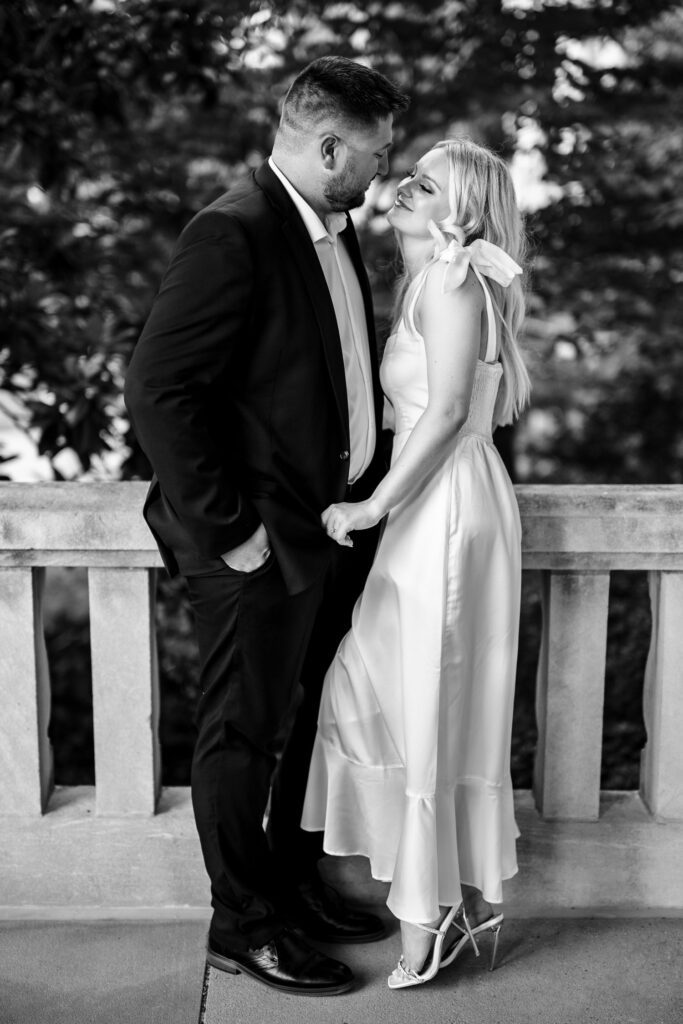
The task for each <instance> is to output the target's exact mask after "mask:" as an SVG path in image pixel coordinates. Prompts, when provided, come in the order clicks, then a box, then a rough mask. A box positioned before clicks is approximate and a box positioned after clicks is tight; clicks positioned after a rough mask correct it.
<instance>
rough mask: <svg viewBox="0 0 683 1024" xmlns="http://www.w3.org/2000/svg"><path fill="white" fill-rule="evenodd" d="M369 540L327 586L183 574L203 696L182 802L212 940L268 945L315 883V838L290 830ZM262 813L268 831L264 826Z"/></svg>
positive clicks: (270, 568) (223, 568) (213, 566)
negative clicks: (206, 888)
mask: <svg viewBox="0 0 683 1024" xmlns="http://www.w3.org/2000/svg"><path fill="white" fill-rule="evenodd" d="M375 543H376V534H375V531H367V532H364V533H362V534H357V535H356V540H355V543H354V548H352V549H351V548H344V547H337V548H335V550H334V552H333V558H332V561H331V564H330V567H329V569H328V570H327V572H326V573H325V575H324V576H323V577H322V578H321V579H320V580H318V581H317V582H316V583H315V584H314V585H313V586H311V587H309V588H308V589H307V590H305V591H303V592H302V593H299V594H295V595H291V594H288V593H287V590H286V587H285V584H284V581H283V579H282V576H281V574H280V571H279V569H278V565H277V562H276V561H275V560H274V558H273V556H272V555H271V556H270V558H269V559H268V560H267V561H266V563H265V564H264V565H263V566H261V567H259V568H258V569H256V570H255V571H254V572H250V573H243V572H239V571H237V570H234V569H231V568H230V567H229V566H227V565H226V564H225V563H224V562H223V561H222V559H211V560H207V563H206V566H205V567H204V568H203V569H202V571H201V572H199V573H198V572H197V567H193V573H192V575H189V574H188V575H186V577H185V578H186V583H187V588H188V593H189V598H190V604H191V608H192V611H193V614H194V619H195V627H196V635H197V642H198V648H199V662H200V685H201V697H200V699H199V703H198V707H197V713H196V724H197V730H198V735H197V741H196V745H195V751H194V757H193V763H192V802H193V807H194V814H195V820H196V823H197V830H198V832H199V838H200V842H201V847H202V853H203V856H204V862H205V864H206V869H207V872H208V875H209V878H210V880H211V901H212V906H213V909H214V913H213V918H212V922H211V927H210V936H211V937H212V938H213V939H215V940H216V941H218V942H220V943H222V944H224V945H226V946H228V947H231V948H233V949H236V950H237V949H240V950H244V949H247V948H258V947H259V946H262V945H264V944H265V943H266V942H268V941H269V940H270V939H271V938H272V937H273V936H274V935H275V934H276V933H277V932H278V931H279V930H280V928H281V927H282V925H283V924H284V923H285V922H286V920H287V918H288V915H289V913H290V911H291V910H292V908H294V907H295V906H296V885H297V882H299V881H302V880H304V879H305V878H307V877H310V876H311V875H313V874H314V873H315V871H316V864H317V861H318V859H319V858H320V856H321V855H322V837H321V835H320V834H318V833H308V832H304V831H303V830H302V829H301V828H300V827H299V822H300V820H301V812H302V808H303V800H304V795H305V789H306V782H307V778H308V768H309V764H310V757H311V752H312V748H313V742H314V739H315V732H316V727H317V716H318V707H319V703H320V693H321V689H322V682H323V679H324V675H325V672H326V670H327V667H328V665H329V664H330V662H331V660H332V658H333V656H334V654H335V652H336V649H337V646H338V644H339V642H340V640H341V638H342V636H343V635H344V633H345V632H346V631H347V630H348V628H349V626H350V622H351V612H352V610H353V606H354V604H355V601H356V598H357V597H358V595H359V593H360V591H361V589H362V587H363V583H364V581H365V578H366V576H367V573H368V570H369V567H370V563H371V561H372V556H373V553H374V548H375ZM269 804H270V806H269V815H268V830H267V835H266V833H265V832H264V828H263V821H264V815H265V812H266V809H267V808H268V805H269Z"/></svg>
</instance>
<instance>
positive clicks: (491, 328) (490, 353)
mask: <svg viewBox="0 0 683 1024" xmlns="http://www.w3.org/2000/svg"><path fill="white" fill-rule="evenodd" d="M470 266H471V267H472V270H473V271H474V273H475V274H476V275H477V278H478V280H479V284H480V285H481V286H482V288H483V289H484V298H485V299H486V323H487V325H488V337H487V340H486V352H485V354H484V362H485V363H494V362H495V360H496V342H497V340H498V332H497V330H496V318H495V314H494V311H493V299H492V298H491V293H490V291H489V290H488V286H487V284H486V282H485V281H484V276H483V274H481V273H480V271H479V269H478V267H476V266H475V265H474V263H471V264H470Z"/></svg>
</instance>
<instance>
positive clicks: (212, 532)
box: [125, 163, 382, 593]
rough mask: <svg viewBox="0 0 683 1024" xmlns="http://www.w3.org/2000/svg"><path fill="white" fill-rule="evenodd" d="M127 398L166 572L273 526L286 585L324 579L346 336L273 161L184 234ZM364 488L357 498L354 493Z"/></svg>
mask: <svg viewBox="0 0 683 1024" xmlns="http://www.w3.org/2000/svg"><path fill="white" fill-rule="evenodd" d="M340 237H342V238H343V239H344V242H345V243H346V246H347V248H348V251H349V253H350V256H351V259H352V261H353V264H354V267H355V269H356V273H357V274H358V279H359V282H360V286H361V290H362V293H363V299H364V303H365V313H366V318H367V323H368V336H369V340H370V356H371V363H372V373H373V380H374V393H375V415H376V418H377V438H378V443H377V449H376V452H375V457H374V459H373V463H372V465H371V467H370V468H369V470H368V471H367V472H366V473H365V474H364V477H363V487H362V491H361V492H360V493H359V494H358V497H365V496H367V495H368V494H369V493H370V492H371V491H372V489H373V487H374V485H375V483H376V482H377V480H378V479H379V477H380V475H381V471H382V470H381V464H382V457H381V453H380V450H379V449H380V443H379V439H380V426H381V391H380V387H379V375H378V368H377V352H376V344H375V334H374V327H373V320H372V301H371V296H370V286H369V283H368V279H367V276H366V273H365V270H364V268H363V264H362V261H361V256H360V250H359V247H358V241H357V238H356V234H355V232H354V229H353V226H352V224H351V221H350V220H349V221H348V223H347V227H346V229H345V230H344V231H343V232H342V234H341V236H340ZM125 399H126V404H127V406H128V410H129V412H130V415H131V419H132V423H133V427H134V430H135V432H136V434H137V437H138V440H139V441H140V444H141V446H142V448H143V450H144V452H145V453H146V455H147V457H148V458H149V461H150V462H151V464H152V468H153V470H154V474H155V475H154V478H153V480H152V483H151V486H150V490H149V493H148V495H147V500H146V502H145V508H144V514H145V518H146V520H147V522H148V524H149V526H150V528H151V530H152V532H153V533H154V535H155V537H156V540H157V543H158V545H159V549H160V551H161V554H162V557H163V559H164V562H165V564H166V567H167V568H168V570H169V572H170V573H171V574H172V575H173V574H175V573H176V572H177V571H178V559H180V558H181V555H182V556H189V557H190V558H193V557H198V556H199V557H202V558H218V557H220V555H221V554H223V553H225V552H226V551H229V550H231V549H232V548H234V547H236V546H237V545H238V544H241V543H242V542H243V541H245V540H246V539H247V538H248V537H250V536H251V534H252V533H253V532H254V530H255V529H256V528H257V526H258V525H259V523H260V522H263V523H264V524H265V527H266V530H267V532H268V536H269V538H270V542H271V546H272V548H273V551H274V554H275V557H276V558H277V561H278V563H279V566H280V569H281V571H282V574H283V576H284V579H285V582H286V585H287V588H288V590H289V591H290V592H291V593H297V592H299V591H301V590H303V589H305V588H306V587H308V586H310V585H311V583H312V582H313V581H314V580H315V579H316V578H318V577H319V576H320V575H321V573H323V572H324V571H325V569H326V567H327V565H328V564H329V560H330V558H331V555H332V551H333V549H334V542H333V541H330V539H329V538H328V537H327V535H326V534H325V532H324V530H323V528H322V526H321V523H320V514H321V512H322V511H323V509H325V508H326V507H327V505H329V504H330V503H331V502H333V501H340V500H343V499H344V495H345V491H346V486H347V479H348V466H349V425H348V408H347V398H346V385H345V378H344V365H343V361H342V352H341V344H340V339H339V331H338V328H337V322H336V318H335V313H334V308H333V306H332V301H331V299H330V295H329V291H328V288H327V285H326V282H325V278H324V276H323V272H322V269H321V267H320V263H319V260H318V256H317V254H316V251H315V247H314V245H313V243H312V242H311V239H310V236H309V234H308V232H307V230H306V228H305V226H304V224H303V222H302V220H301V218H300V216H299V214H298V212H297V210H296V207H295V205H294V204H293V203H292V201H291V199H290V197H289V195H288V194H287V192H286V190H285V189H284V188H283V186H282V184H281V182H280V181H279V180H278V179H277V177H276V175H275V174H274V173H273V171H272V170H271V168H270V167H269V166H268V164H267V163H265V164H263V165H262V166H261V167H260V168H259V169H258V170H257V171H256V172H255V173H254V174H252V175H250V176H249V177H248V178H247V179H246V180H245V181H244V182H243V183H241V184H239V185H237V186H236V187H234V188H233V189H231V190H230V191H229V192H227V193H226V194H225V195H223V196H221V197H220V198H219V199H217V200H216V201H215V202H214V203H212V204H211V205H210V206H208V207H207V208H206V209H204V210H202V211H201V212H200V213H198V214H197V216H196V217H195V218H194V219H193V220H192V221H191V222H190V223H189V224H188V226H187V227H186V228H185V230H184V231H183V232H182V234H181V236H180V238H179V240H178V244H177V246H176V250H175V253H174V255H173V258H172V260H171V263H170V265H169V268H168V270H167V272H166V274H165V276H164V279H163V281H162V284H161V288H160V290H159V294H158V296H157V298H156V301H155V303H154V306H153V308H152V311H151V313H150V316H149V319H148V321H147V323H146V325H145V328H144V330H143V332H142V335H141V337H140V340H139V342H138V344H137V347H136V349H135V351H134V353H133V358H132V360H131V363H130V367H129V370H128V375H127V380H126V388H125ZM354 497H355V495H354Z"/></svg>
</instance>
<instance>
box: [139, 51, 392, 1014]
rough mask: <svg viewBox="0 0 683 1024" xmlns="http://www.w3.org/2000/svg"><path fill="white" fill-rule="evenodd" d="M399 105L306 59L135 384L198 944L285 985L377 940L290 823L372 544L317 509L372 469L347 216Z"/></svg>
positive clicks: (145, 351)
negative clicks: (325, 878) (334, 534)
mask: <svg viewBox="0 0 683 1024" xmlns="http://www.w3.org/2000/svg"><path fill="white" fill-rule="evenodd" d="M406 106H407V100H406V98H405V97H404V96H403V95H402V94H401V93H400V92H399V91H398V90H397V89H396V88H395V87H394V86H393V85H392V84H391V83H390V82H389V81H388V80H387V79H386V78H384V77H383V76H382V75H380V74H378V73H377V72H375V71H371V70H369V69H367V68H365V67H363V66H361V65H359V64H356V63H354V62H353V61H349V60H346V59H344V58H341V57H325V58H321V59H320V60H317V61H314V62H313V63H312V64H310V65H309V66H308V67H307V68H305V69H304V70H303V71H302V72H301V73H300V74H299V75H298V77H297V78H296V79H295V81H294V83H293V84H292V86H291V89H290V90H289V92H288V94H287V96H286V98H285V101H284V106H283V111H282V118H281V123H280V126H279V129H278V132H277V136H276V139H275V144H274V148H273V152H272V156H271V158H270V159H269V160H268V161H267V162H266V163H265V164H263V166H261V167H260V168H259V169H258V170H257V171H256V172H255V174H253V175H251V176H250V177H249V178H248V180H246V181H245V182H243V183H240V184H238V185H236V186H235V187H234V188H232V189H231V190H230V191H229V192H228V193H226V194H225V195H223V196H221V197H220V198H219V199H217V200H216V202H214V203H212V204H211V206H209V207H207V208H206V209H205V210H202V211H201V212H200V213H199V214H198V215H197V216H196V217H195V218H194V220H193V221H192V222H191V223H190V224H189V225H188V227H187V228H186V229H185V230H184V231H183V233H182V235H181V237H180V239H179V242H178V245H177V248H176V251H175V254H174V256H173V259H172V261H171V264H170V266H169V268H168V271H167V273H166V275H165V277H164V280H163V282H162V285H161V288H160V291H159V295H158V296H157V299H156V302H155V304H154V307H153V309H152V312H151V314H150V317H149V320H148V321H147V324H146V326H145V329H144V331H143V333H142V336H141V338H140V341H139V343H138V345H137V348H136V350H135V353H134V355H133V358H132V361H131V364H130V369H129V372H128V378H127V382H126V392H125V394H126V402H127V405H128V408H129V411H130V413H131V418H132V421H133V424H134V428H135V431H136V433H137V436H138V438H139V440H140V444H141V445H142V447H143V449H144V451H145V452H146V454H147V456H148V457H149V460H150V462H151V464H152V467H153V469H154V473H155V477H154V479H153V481H152V484H151V487H150V491H149V494H148V496H147V500H146V503H145V510H144V512H145V517H146V519H147V522H148V524H149V526H150V528H151V529H152V531H153V533H154V534H155V537H156V539H157V541H158V543H159V547H160V550H161V553H162V556H163V558H164V561H165V564H166V566H167V568H168V569H169V571H170V572H171V573H176V572H180V573H181V574H182V575H184V576H185V578H186V580H187V586H188V592H189V597H190V601H191V605H192V609H193V613H194V617H195V623H196V630H197V640H198V646H199V654H200V671H201V676H200V681H201V688H202V696H201V699H200V702H199V707H198V712H197V726H198V738H197V743H196V749H195V755H194V760H193V767H192V799H193V805H194V811H195V818H196V822H197V828H198V831H199V836H200V840H201V844H202V851H203V855H204V860H205V863H206V867H207V871H208V874H209V876H210V879H211V893H212V905H213V908H214V914H213V918H212V921H211V925H210V929H209V943H208V953H207V960H208V962H209V963H211V964H212V965H213V966H214V967H218V968H220V969H223V970H227V971H231V972H233V973H238V972H240V971H244V972H245V973H247V974H250V975H251V976H252V977H254V978H256V979H257V980H259V981H262V982H264V983H265V984H268V985H271V986H274V987H276V988H279V989H282V990H284V991H288V992H295V993H304V994H321V995H329V994H334V993H337V992H342V991H345V990H346V989H348V988H349V986H350V985H351V982H352V975H351V972H350V970H349V969H348V967H346V966H345V965H344V964H341V963H339V962H337V961H336V960H333V959H331V958H329V957H326V956H323V955H322V954H321V953H319V952H318V951H317V950H315V949H314V948H312V947H311V946H310V945H309V944H308V941H307V939H308V938H313V939H318V940H321V941H355V942H363V941H371V940H373V939H376V938H380V937H381V936H382V934H383V929H382V925H381V922H380V921H379V919H378V918H376V917H373V916H372V915H370V914H367V913H362V912H360V911H354V910H351V909H350V908H348V907H346V906H344V905H343V903H341V901H340V900H339V899H338V897H337V896H336V894H334V892H333V891H332V892H331V891H330V890H329V889H328V888H327V887H326V886H324V885H323V883H322V881H321V879H320V876H319V875H318V872H317V867H316V865H317V860H318V858H319V857H320V854H321V849H320V839H319V837H318V836H312V835H309V834H306V833H304V832H303V831H302V830H301V829H300V828H299V821H300V818H301V808H302V804H303V797H304V791H305V785H306V778H307V773H308V765H309V760H310V753H311V749H312V744H313V739H314V735H315V727H316V718H317V711H318V702H319V696H320V689H321V685H322V679H323V676H324V672H325V670H326V668H327V666H328V664H329V662H330V661H331V659H332V656H333V655H334V652H335V649H336V646H337V644H338V642H339V640H340V639H341V636H342V635H343V633H344V632H345V631H346V629H347V628H348V625H349V620H350V612H351V608H352V606H353V604H354V601H355V598H356V597H357V595H358V593H359V592H360V590H361V588H362V585H363V581H364V578H365V575H366V574H367V571H368V568H369V564H370V561H371V558H372V553H373V549H374V542H375V538H371V539H370V541H369V542H368V541H366V539H365V537H364V536H363V537H359V538H358V540H357V542H356V545H355V547H354V548H353V549H349V548H340V547H339V546H338V545H336V544H335V543H334V542H333V541H331V540H330V539H329V538H328V537H327V535H326V533H325V531H324V529H323V527H322V524H321V521H320V514H321V512H322V511H323V510H324V509H325V508H326V507H327V506H328V505H329V504H330V503H331V502H334V501H339V500H343V499H344V497H345V496H347V495H348V494H349V493H352V494H353V496H354V498H355V497H358V498H362V497H364V496H367V495H369V494H370V493H371V491H372V490H373V488H374V485H375V483H376V481H377V479H378V477H379V476H380V475H381V474H382V462H381V456H380V452H379V446H378V443H377V440H378V433H379V424H380V420H379V416H380V409H381V394H380V389H379V382H378V370H377V355H376V350H375V340H374V331H373V326H372V306H371V298H370V290H369V285H368V281H367V277H366V275H365V272H364V269H363V266H362V262H361V257H360V252H359V248H358V242H357V239H356V236H355V233H354V230H353V226H352V224H351V221H350V220H349V219H348V217H347V214H346V211H347V210H349V209H351V208H353V207H356V206H360V205H361V204H362V202H363V199H364V195H365V192H366V190H367V188H368V186H369V184H370V182H371V181H372V179H373V178H374V177H375V176H376V175H377V174H385V173H386V171H387V167H388V164H387V153H388V150H389V146H390V144H391V140H392V117H393V114H394V112H396V111H398V110H403V109H405V108H406ZM276 765H277V770H275V769H276ZM274 771H275V774H274V775H273V773H274ZM271 783H272V791H271ZM269 792H270V793H271V798H270V799H271V804H270V813H269V829H268V833H269V834H268V837H267V838H266V836H265V835H264V832H263V828H262V821H263V816H264V812H265V810H266V805H267V802H268V797H269Z"/></svg>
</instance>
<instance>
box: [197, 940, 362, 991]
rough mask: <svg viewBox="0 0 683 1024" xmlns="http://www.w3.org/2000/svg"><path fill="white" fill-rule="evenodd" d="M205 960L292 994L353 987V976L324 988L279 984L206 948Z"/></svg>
mask: <svg viewBox="0 0 683 1024" xmlns="http://www.w3.org/2000/svg"><path fill="white" fill-rule="evenodd" d="M206 962H207V964H209V966H210V967H215V968H216V970H218V971H225V972H226V973H227V974H246V975H248V976H249V977H250V978H253V979H254V981H258V982H260V983H261V984H262V985H267V986H268V987H269V988H274V989H276V990H277V991H278V992H288V993H289V994H290V995H293V996H338V995H341V994H342V993H343V992H348V991H349V989H350V988H352V987H353V978H352V979H351V980H350V981H344V982H341V983H340V984H338V985H327V986H325V988H315V989H307V988H301V987H300V986H298V985H287V984H280V983H279V982H277V981H270V980H269V979H268V978H264V977H263V975H261V974H258V973H257V972H256V971H252V970H250V968H249V967H246V966H245V965H244V964H240V963H238V962H237V961H236V960H231V959H230V958H229V957H227V956H220V954H218V953H214V952H212V951H211V950H207V953H206Z"/></svg>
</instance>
